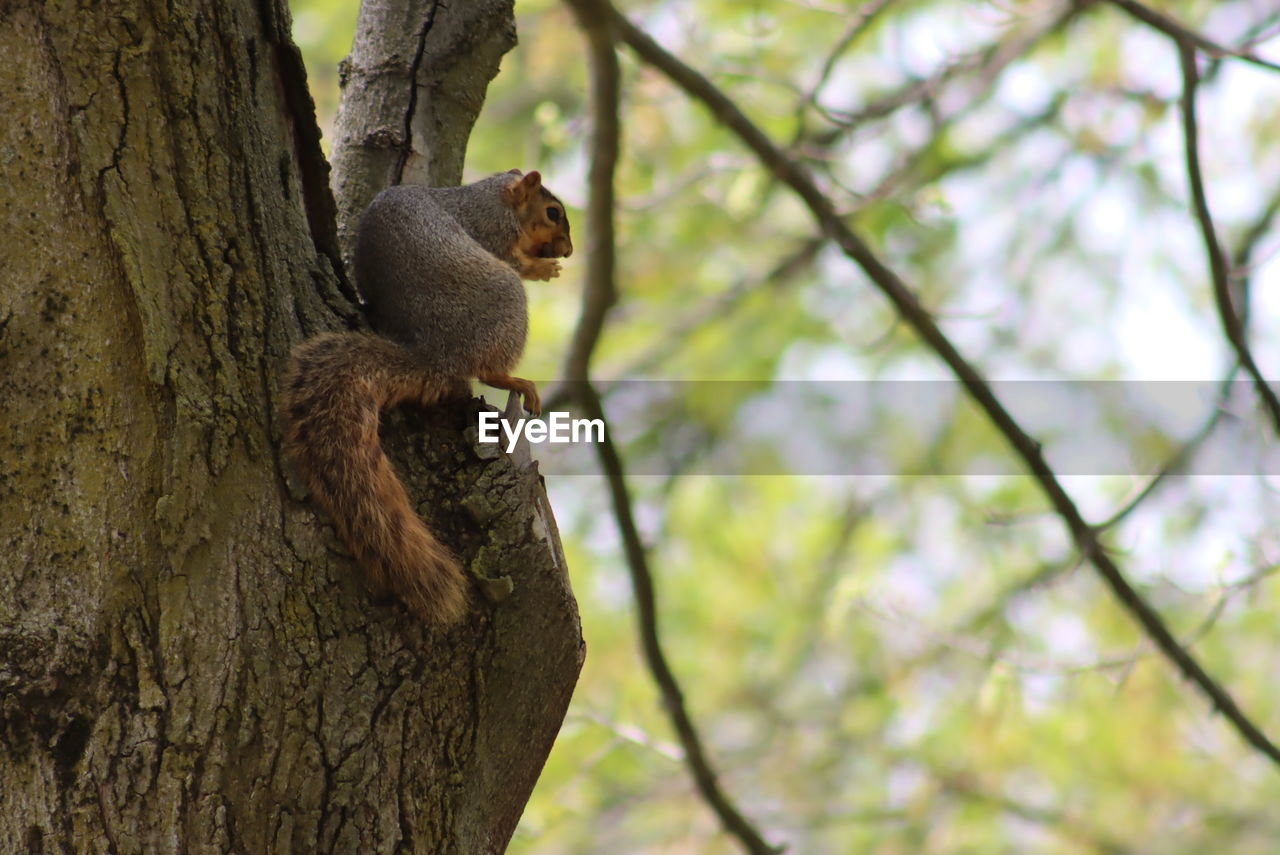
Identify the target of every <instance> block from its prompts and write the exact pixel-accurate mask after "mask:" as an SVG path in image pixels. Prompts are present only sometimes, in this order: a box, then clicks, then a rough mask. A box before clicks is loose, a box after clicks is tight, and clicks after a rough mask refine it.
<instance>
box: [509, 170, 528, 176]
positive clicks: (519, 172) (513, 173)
mask: <svg viewBox="0 0 1280 855" xmlns="http://www.w3.org/2000/svg"><path fill="white" fill-rule="evenodd" d="M507 174H508V175H524V173H523V172H521V171H520V170H518V169H508V170H507Z"/></svg>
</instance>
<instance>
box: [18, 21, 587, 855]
mask: <svg viewBox="0 0 1280 855" xmlns="http://www.w3.org/2000/svg"><path fill="white" fill-rule="evenodd" d="M438 14H445V13H444V11H443V10H441V12H439V13H438ZM0 47H2V49H3V51H4V55H5V56H6V57H7V58H8V61H6V62H5V63H3V64H2V65H0V77H2V78H3V81H2V83H0V85H2V86H3V90H2V91H4V92H5V98H6V101H7V104H6V110H7V112H8V119H9V121H6V122H4V123H0V178H2V179H3V180H0V223H2V224H3V226H2V229H3V235H2V237H3V240H0V406H2V408H3V409H2V412H3V415H0V549H3V557H2V558H0V567H2V568H3V570H2V572H0V732H2V734H3V735H2V736H0V851H2V852H26V851H31V852H46V851H47V852H75V853H88V852H112V853H129V852H184V853H205V852H209V853H229V852H244V853H255V854H256V853H270V852H361V853H365V852H368V853H382V852H440V853H444V852H450V853H468V855H470V853H486V852H501V851H502V850H503V849H504V848H505V845H506V842H507V840H508V839H509V838H510V835H511V832H512V830H513V829H514V827H515V824H516V821H517V819H518V817H519V815H520V811H521V810H522V808H523V805H524V802H525V800H526V798H527V796H528V793H529V791H530V789H531V788H532V786H533V782H534V781H535V780H536V778H537V774H538V772H539V770H540V769H541V766H542V762H543V760H544V758H545V756H546V752H547V751H548V750H549V748H550V745H551V742H552V740H553V738H554V735H555V733H556V731H557V729H558V727H559V724H560V721H561V719H562V717H563V713H564V709H565V707H566V705H567V703H568V698H569V694H570V692H571V690H572V686H573V683H574V681H575V680H576V676H577V672H578V669H579V668H580V666H581V656H582V648H581V642H580V634H579V627H578V623H577V613H576V608H575V605H574V603H573V599H572V595H571V593H570V591H569V586H568V579H567V576H566V574H565V572H564V559H563V555H562V554H561V552H560V548H559V542H558V538H557V534H556V532H555V527H554V522H552V521H551V517H550V514H549V512H548V511H547V509H546V498H545V495H544V493H543V491H542V488H541V484H540V482H539V479H538V476H537V474H536V471H535V470H532V469H528V468H519V467H517V466H514V465H512V463H511V462H510V461H509V460H508V459H506V458H505V457H504V456H501V455H500V456H498V457H492V458H485V457H481V456H480V455H479V454H478V453H477V451H476V448H475V446H474V445H473V444H472V443H471V441H470V440H468V439H467V437H466V434H465V433H464V429H465V428H466V427H467V426H468V425H474V424H475V411H476V407H477V406H478V405H477V404H475V403H471V404H460V405H458V406H456V407H453V408H439V409H436V410H433V411H431V412H428V413H425V414H424V413H409V414H407V415H397V416H395V417H393V418H391V419H389V422H390V426H389V427H388V428H387V429H386V430H385V431H384V442H385V443H386V445H387V448H388V453H389V454H390V455H391V457H392V459H393V460H394V461H395V462H396V465H397V467H398V468H399V469H400V471H401V473H402V474H403V475H404V477H405V480H406V482H407V483H408V485H409V488H410V491H411V493H412V494H414V495H416V496H417V497H418V498H419V499H421V500H422V504H421V509H422V511H423V513H424V515H425V516H426V517H427V519H428V521H429V522H430V523H431V524H432V525H434V526H435V527H436V528H437V530H438V531H439V532H440V533H441V535H442V537H443V538H444V539H445V541H446V542H447V543H448V544H449V545H450V546H451V547H453V548H454V550H455V551H456V552H457V553H458V554H459V555H460V556H462V557H463V558H464V559H470V560H472V566H473V569H474V570H476V571H477V574H478V575H480V576H482V577H487V578H491V579H498V580H499V581H496V582H492V583H490V584H489V585H488V586H487V588H486V589H487V590H491V591H497V592H498V594H499V595H501V593H502V592H504V591H506V590H507V588H510V589H511V593H510V596H507V597H505V598H504V599H500V600H498V601H497V602H489V601H487V600H486V599H485V598H484V597H482V596H477V597H476V600H477V601H478V602H479V603H480V604H479V605H477V606H476V608H475V609H474V614H473V615H472V619H471V620H470V621H469V622H467V623H466V624H465V625H464V626H463V627H461V628H459V629H457V630H454V631H452V632H450V633H448V634H439V633H434V632H432V631H430V630H428V629H426V628H424V627H423V626H422V625H420V624H419V623H418V622H417V621H415V620H414V619H412V618H411V617H410V616H409V615H408V614H407V613H406V612H405V611H404V609H403V608H401V607H400V606H399V605H398V604H396V603H394V602H391V603H386V602H374V601H373V600H372V599H371V598H370V595H369V594H368V592H367V591H366V590H365V588H364V585H363V583H362V580H361V577H360V575H359V571H358V570H357V569H356V568H355V566H354V565H353V564H352V562H351V561H350V560H349V559H348V558H347V557H346V556H345V554H343V552H342V547H341V546H340V544H339V542H338V541H337V539H336V537H335V536H334V534H333V532H332V529H331V528H329V527H328V526H327V525H325V524H324V522H323V520H320V519H318V518H317V516H316V514H315V512H314V511H313V509H312V508H311V507H309V506H308V505H307V504H306V502H305V497H303V496H301V495H299V494H298V492H297V491H296V489H294V488H293V485H294V484H295V483H296V482H295V481H294V479H293V478H292V477H291V475H290V474H289V471H288V467H287V465H285V464H284V462H283V461H282V460H281V459H280V456H279V454H278V437H279V429H278V425H277V424H276V420H275V415H274V413H275V405H276V390H277V384H278V382H279V376H280V371H281V368H282V366H283V363H284V360H285V358H286V355H287V353H288V351H289V348H290V347H291V346H292V345H293V344H295V343H296V342H297V341H298V340H300V338H301V337H302V329H303V328H305V329H307V330H308V331H311V330H313V329H319V328H322V327H328V326H333V325H334V320H335V318H336V317H337V316H345V317H348V318H351V317H354V316H355V312H354V310H353V309H352V308H351V305H350V303H349V302H348V301H347V299H346V298H345V297H344V291H346V290H347V289H346V286H345V280H344V278H343V276H342V273H341V270H340V267H339V266H338V265H337V264H336V263H335V262H336V260H337V258H338V253H337V248H336V247H337V241H336V238H335V235H336V229H335V222H334V206H333V204H332V200H331V197H330V196H329V194H328V188H327V186H326V180H327V167H326V166H325V164H324V161H323V158H322V157H321V155H320V152H319V148H318V143H317V140H318V133H317V132H316V128H315V120H314V116H313V115H312V113H311V105H310V101H309V96H307V94H306V91H305V77H304V75H303V72H302V65H301V60H300V59H299V56H298V54H297V51H296V49H295V48H294V47H293V45H292V44H291V42H290V41H289V38H288V19H287V13H286V11H285V9H284V4H283V2H282V0H281V2H278V3H273V2H271V0H261V2H260V3H258V4H256V5H255V4H253V3H250V2H247V0H202V2H199V1H198V2H192V3H184V4H167V3H164V2H149V3H112V2H103V3H93V4H75V3H69V2H47V3H46V2H40V0H11V2H8V3H2V4H0ZM507 577H509V583H508V580H507ZM477 590H479V588H478V589H477Z"/></svg>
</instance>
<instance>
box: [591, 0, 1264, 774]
mask: <svg viewBox="0 0 1280 855" xmlns="http://www.w3.org/2000/svg"><path fill="white" fill-rule="evenodd" d="M592 2H598V3H601V4H602V5H605V4H607V0H592ZM613 20H614V25H615V27H616V28H617V33H618V35H619V36H620V38H621V39H622V40H623V41H624V42H626V44H627V45H628V46H629V47H630V48H631V49H632V50H633V51H634V52H635V53H636V54H637V55H638V56H639V57H640V58H641V59H643V60H644V61H645V62H647V63H649V64H650V65H653V66H654V67H655V68H657V69H658V70H660V71H661V72H662V73H663V74H665V75H666V76H667V77H668V78H669V79H671V80H672V82H674V83H675V84H676V85H677V86H678V87H680V88H681V89H683V90H684V91H685V93H686V94H688V95H689V96H690V97H692V98H693V99H695V100H697V101H700V102H702V103H703V104H704V105H705V106H706V107H707V108H708V109H709V110H710V111H711V113H712V114H713V115H714V116H715V117H716V118H717V119H718V120H719V121H720V122H722V123H723V124H724V125H725V126H726V127H727V128H728V129H729V130H731V131H732V132H733V133H734V134H735V135H737V136H738V138H739V139H740V140H741V141H742V142H743V144H744V145H746V146H747V147H748V148H750V149H751V150H752V151H754V152H755V153H756V156H757V157H758V158H759V159H760V162H761V164H762V165H763V166H765V168H767V169H769V170H770V171H771V172H773V174H774V175H775V176H777V178H778V179H779V180H780V181H782V182H783V183H785V184H786V185H787V186H789V187H790V188H791V189H792V190H793V191H794V192H795V193H796V194H797V195H798V196H799V197H800V198H801V199H802V200H803V201H804V203H805V204H806V206H807V207H808V208H809V210H810V213H811V214H812V215H813V217H814V219H815V220H816V221H817V222H818V224H819V226H820V228H821V229H822V231H823V233H824V234H826V235H827V236H828V237H829V238H831V239H832V240H833V241H834V242H835V243H836V244H838V245H839V246H840V248H841V249H842V250H843V251H844V253H845V255H846V256H848V257H849V258H850V259H851V260H852V261H854V262H855V263H856V264H857V265H858V266H859V267H860V268H861V269H862V271H863V272H864V273H865V274H866V275H867V277H868V278H869V279H870V280H871V281H872V282H873V283H874V284H875V286H876V287H877V288H878V289H879V290H880V291H881V293H883V294H884V296H885V297H886V298H888V299H889V301H890V302H891V303H892V304H893V305H894V307H895V308H896V309H897V311H898V312H899V314H901V315H902V317H903V319H904V320H905V321H906V322H907V323H908V324H910V326H911V327H912V329H913V330H915V332H916V334H917V335H918V336H919V337H920V338H921V339H922V340H923V341H924V343H925V344H926V345H927V346H928V347H929V348H930V349H931V350H933V352H934V353H935V354H937V355H938V357H939V358H941V359H942V361H943V362H945V363H946V365H947V367H948V368H950V369H951V372H952V373H953V374H954V375H955V376H956V378H957V379H958V380H959V381H960V382H961V383H962V384H963V385H964V387H965V389H966V390H967V391H968V393H969V395H970V397H971V398H972V399H973V400H974V402H975V403H977V404H978V406H979V407H981V408H982V410H983V411H984V412H985V413H986V414H987V417H988V419H990V420H991V422H992V423H993V424H994V426H995V427H996V429H997V430H999V431H1000V433H1001V434H1003V435H1004V437H1005V439H1006V440H1007V441H1008V442H1009V444H1010V445H1011V446H1012V448H1013V450H1014V452H1015V453H1016V454H1017V455H1018V456H1019V457H1021V458H1022V460H1023V462H1024V464H1025V465H1026V466H1027V469H1028V470H1029V471H1030V473H1031V475H1032V477H1034V478H1035V480H1036V481H1037V483H1038V484H1039V485H1040V488H1041V490H1042V491H1043V492H1044V494H1045V496H1046V497H1047V498H1048V500H1049V502H1050V504H1051V505H1052V506H1053V508H1054V510H1055V511H1056V512H1057V514H1058V516H1060V517H1061V518H1062V520H1063V522H1064V523H1065V524H1066V526H1067V529H1068V531H1069V532H1070V535H1071V538H1072V540H1073V541H1074V543H1075V544H1076V548H1077V549H1079V550H1080V553H1081V554H1082V555H1083V556H1084V557H1085V558H1086V559H1087V560H1088V561H1089V562H1090V564H1092V565H1093V567H1094V568H1095V569H1096V570H1097V571H1098V574H1099V575H1100V576H1101V577H1102V578H1103V580H1104V581H1105V582H1106V584H1107V586H1108V587H1109V588H1110V589H1111V592H1112V594H1113V595H1114V596H1115V597H1116V599H1117V600H1119V602H1120V603H1121V605H1123V606H1124V608H1125V609H1127V610H1128V611H1129V613H1130V614H1131V615H1133V617H1134V618H1135V619H1136V620H1137V622H1138V623H1139V624H1140V625H1141V626H1142V627H1143V629H1144V631H1145V632H1146V633H1147V635H1148V636H1150V638H1151V639H1152V641H1153V642H1154V643H1155V645H1156V647H1158V648H1159V649H1160V651H1161V652H1162V653H1163V654H1164V655H1165V656H1166V657H1167V658H1168V659H1169V660H1170V661H1171V662H1172V663H1173V664H1174V665H1175V667H1176V668H1177V669H1178V670H1179V671H1180V672H1181V673H1182V674H1183V675H1184V676H1185V677H1186V678H1187V679H1189V680H1191V681H1192V682H1193V683H1195V685H1196V686H1198V687H1199V688H1200V690H1201V691H1202V692H1203V693H1204V694H1205V696H1206V697H1207V698H1208V699H1209V700H1210V702H1211V703H1212V705H1213V706H1214V708H1215V709H1217V710H1219V711H1220V712H1221V713H1222V715H1223V716H1224V717H1225V718H1226V719H1227V720H1228V721H1229V722H1230V723H1231V724H1232V726H1233V727H1234V728H1235V729H1236V731H1237V732H1238V733H1239V734H1240V736H1241V737H1242V738H1243V739H1244V740H1245V742H1247V743H1248V744H1249V745H1251V746H1253V747H1254V748H1255V749H1257V750H1258V751H1259V752H1261V753H1262V754H1264V755H1266V756H1267V757H1268V758H1269V759H1270V760H1271V761H1272V762H1273V763H1276V764H1277V765H1280V748H1278V747H1277V746H1276V745H1275V744H1274V743H1272V742H1271V740H1270V739H1268V738H1267V736H1266V734H1264V733H1263V732H1262V731H1261V730H1260V729H1259V728H1258V727H1257V725H1255V724H1254V723H1253V722H1252V721H1251V720H1250V719H1249V717H1248V716H1246V715H1245V714H1244V712H1243V711H1242V710H1241V709H1240V707H1239V705H1238V704H1236V702H1235V700H1234V699H1233V698H1232V697H1231V695H1230V694H1229V693H1228V692H1227V691H1226V690H1225V689H1224V688H1222V687H1221V686H1220V685H1218V683H1217V681H1215V680H1214V679H1213V678H1212V677H1211V676H1210V675H1209V674H1208V673H1207V672H1206V671H1205V670H1204V668H1203V667H1202V666H1201V665H1200V663H1199V662H1198V661H1197V660H1196V659H1195V657H1193V656H1192V655H1191V654H1190V653H1189V652H1188V651H1187V650H1186V649H1185V648H1183V647H1182V645H1181V644H1179V643H1178V640H1177V639H1176V638H1174V637H1173V634H1172V633H1171V632H1170V631H1169V629H1168V627H1166V626H1165V624H1164V621H1163V619H1162V618H1161V617H1160V615H1159V613H1157V612H1156V611H1155V609H1153V608H1152V607H1151V605H1149V604H1148V603H1147V602H1146V600H1144V599H1143V598H1142V596H1141V595H1140V594H1138V592H1137V591H1136V590H1135V589H1134V588H1133V586H1132V585H1130V584H1129V581H1128V580H1127V579H1126V578H1125V576H1124V574H1123V573H1122V572H1121V571H1120V568H1119V567H1118V566H1117V565H1116V563H1115V562H1114V561H1113V560H1112V559H1111V556H1110V555H1109V554H1108V552H1107V550H1106V548H1105V547H1104V546H1103V544H1102V542H1101V540H1100V538H1099V535H1098V532H1097V531H1095V530H1094V528H1093V527H1092V526H1090V525H1089V524H1088V523H1087V522H1086V521H1085V520H1084V518H1083V517H1082V516H1081V514H1080V511H1079V509H1078V508H1076V506H1075V503H1074V502H1073V501H1072V500H1071V497H1070V495H1068V494H1067V492H1066V490H1064V489H1063V487H1062V485H1061V483H1060V482H1059V481H1058V478H1057V476H1056V474H1055V473H1054V471H1053V470H1052V469H1051V468H1050V467H1049V464H1048V463H1047V462H1046V461H1045V458H1044V454H1043V453H1042V450H1041V446H1040V443H1038V442H1037V441H1036V440H1034V439H1032V438H1031V437H1030V436H1029V435H1028V434H1027V433H1026V431H1024V430H1023V429H1022V426H1021V425H1019V424H1018V422H1017V421H1015V420H1014V418H1013V416H1012V415H1010V414H1009V412H1008V410H1006V409H1005V407H1004V404H1003V403H1001V401H1000V400H999V398H997V397H996V395H995V393H994V392H993V391H992V390H991V386H990V385H989V384H988V383H987V381H986V379H985V378H984V377H983V376H982V375H981V374H980V373H979V372H978V370H977V369H976V368H975V367H974V366H973V365H971V364H970V363H969V362H968V360H966V359H965V358H964V357H963V356H962V355H961V354H960V352H959V351H958V350H956V348H955V345H953V344H952V343H951V340H950V339H948V338H947V337H946V335H944V334H943V333H942V331H941V330H940V329H939V328H938V325H937V324H936V323H935V322H934V320H933V318H932V317H931V316H930V315H929V313H928V312H927V311H926V310H925V309H924V308H923V307H922V306H921V305H920V301H919V300H918V299H917V297H916V295H915V293H914V292H913V291H912V290H911V289H910V288H909V287H908V286H907V284H906V283H905V282H904V281H903V280H902V279H901V278H900V277H899V276H898V275H897V274H896V273H894V272H893V271H892V270H890V269H889V268H888V267H886V266H885V265H884V263H883V262H881V261H880V259H879V258H878V257H877V256H876V255H875V253H873V252H872V251H871V249H870V248H869V247H868V246H867V245H866V244H865V243H863V241H862V240H861V239H860V238H859V237H858V236H857V235H856V234H854V233H853V231H852V230H851V229H850V228H849V227H848V225H847V224H846V223H845V222H844V220H843V219H841V218H840V216H839V215H838V214H837V213H836V209H835V206H834V205H833V204H832V202H831V200H830V199H828V198H827V197H826V195H825V194H824V193H823V192H822V191H821V190H820V189H819V188H818V186H817V184H816V183H815V182H814V180H813V178H812V176H811V175H810V173H809V171H808V170H807V169H806V168H805V167H803V166H802V165H801V164H799V163H797V162H795V161H793V160H791V159H790V158H789V157H787V155H786V154H785V153H784V152H783V151H782V150H781V149H779V148H778V147H777V146H776V145H775V144H774V143H773V141H772V140H771V139H769V137H768V136H766V135H765V134H764V133H763V132H762V131H761V130H760V129H759V128H758V127H757V126H756V125H755V124H754V123H753V122H752V121H751V120H750V119H749V118H747V116H746V115H745V114H743V113H742V111H741V110H739V109H738V107H737V105H736V104H734V103H733V101H732V100H730V99H729V98H728V97H727V96H726V95H725V94H724V93H722V92H721V91H720V90H719V89H718V88H717V87H716V86H715V85H714V84H712V83H711V82H710V81H709V80H707V79H706V78H705V77H703V76H702V75H701V74H700V73H698V72H697V71H695V70H694V69H692V68H690V67H689V66H687V65H685V64H684V63H683V62H681V61H680V60H679V59H677V58H676V57H674V56H672V55H671V54H669V53H668V52H667V51H666V50H664V49H663V48H662V47H661V46H660V45H658V43H657V42H655V41H654V40H653V39H651V38H650V37H649V36H648V34H646V33H645V32H643V31H642V30H640V29H639V28H638V27H636V26H635V25H634V24H632V23H631V22H630V21H628V20H627V19H626V18H625V17H623V16H622V15H621V14H620V13H618V12H617V10H613Z"/></svg>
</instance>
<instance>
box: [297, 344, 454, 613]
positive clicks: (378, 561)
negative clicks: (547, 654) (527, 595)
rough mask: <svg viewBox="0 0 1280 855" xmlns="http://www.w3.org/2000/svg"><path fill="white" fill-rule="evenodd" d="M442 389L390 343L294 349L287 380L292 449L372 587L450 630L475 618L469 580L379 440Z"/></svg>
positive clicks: (298, 463) (442, 395)
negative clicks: (395, 419) (394, 411)
mask: <svg viewBox="0 0 1280 855" xmlns="http://www.w3.org/2000/svg"><path fill="white" fill-rule="evenodd" d="M433 385H434V384H433V383H432V382H431V381H429V380H428V379H427V378H426V377H424V372H423V371H422V369H421V368H420V367H418V368H416V369H415V366H414V365H413V363H412V358H411V357H410V355H409V353H408V352H407V351H406V350H405V349H404V348H402V347H400V346H398V345H396V344H394V343H392V342H390V341H388V340H386V339H384V338H380V337H378V336H373V335H367V334H364V333H331V334H326V335H321V336H317V337H315V338H312V339H310V340H308V341H305V342H303V343H302V344H300V345H298V346H297V347H296V348H294V350H293V354H292V359H291V361H290V365H289V371H288V374H287V376H286V378H285V390H284V394H285V397H284V408H283V415H284V447H285V451H286V452H287V453H288V454H289V456H290V457H292V458H293V460H294V461H295V463H296V464H297V466H298V468H299V470H300V471H301V473H302V475H303V477H304V478H305V480H306V483H307V486H308V487H309V488H310V489H311V492H312V493H313V494H314V495H315V497H316V499H318V500H319V502H320V504H321V505H322V506H323V507H324V509H325V510H326V511H327V512H328V513H329V516H330V518H332V520H333V522H334V524H335V525H336V526H337V528H338V532H339V533H340V534H341V535H342V539H343V540H344V541H346V543H347V546H348V547H349V548H350V549H351V551H352V552H353V553H355V557H356V560H357V561H358V562H359V563H360V565H361V566H362V567H364V569H365V572H366V573H368V575H369V581H370V582H371V583H372V585H373V586H374V587H375V588H378V589H381V590H384V591H386V590H389V591H391V592H393V593H394V594H395V595H396V596H398V597H399V598H400V599H401V600H402V601H403V602H404V603H405V605H407V606H408V607H409V609H410V610H411V611H413V613H414V614H416V615H418V616H419V617H421V618H422V619H424V620H427V621H430V622H431V623H434V624H438V625H449V624H453V623H457V622H458V621H459V620H460V619H461V618H462V616H463V615H464V614H465V612H466V608H467V580H466V577H465V574H464V572H463V570H462V568H461V567H460V566H459V564H458V562H457V560H456V559H455V558H454V557H453V556H452V555H451V554H450V553H449V550H448V549H446V548H445V547H444V545H443V544H441V543H440V541H438V540H436V538H435V536H434V535H432V534H431V532H430V531H429V530H428V529H427V527H426V525H425V524H424V523H423V521H422V520H421V519H420V518H419V517H418V515H417V513H416V512H415V511H414V509H413V506H412V505H410V504H409V497H408V495H406V493H405V490H404V485H402V484H401V483H400V479H399V478H398V477H396V473H395V470H393V469H392V468H391V463H390V461H388V460H387V457H386V455H385V454H384V453H383V451H382V444H381V442H380V441H379V439H378V420H379V416H380V414H381V412H382V410H384V409H387V408H389V407H393V406H395V405H396V404H399V403H401V402H403V401H416V402H420V403H424V404H430V403H432V402H434V401H437V400H439V399H440V398H442V397H444V395H445V392H446V390H445V389H443V388H433Z"/></svg>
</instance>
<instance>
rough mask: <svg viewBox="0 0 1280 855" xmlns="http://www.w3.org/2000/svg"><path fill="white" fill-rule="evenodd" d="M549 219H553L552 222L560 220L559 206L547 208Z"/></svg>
mask: <svg viewBox="0 0 1280 855" xmlns="http://www.w3.org/2000/svg"><path fill="white" fill-rule="evenodd" d="M547 219H548V220H550V221H551V222H553V223H558V222H560V209H559V208H547Z"/></svg>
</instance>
